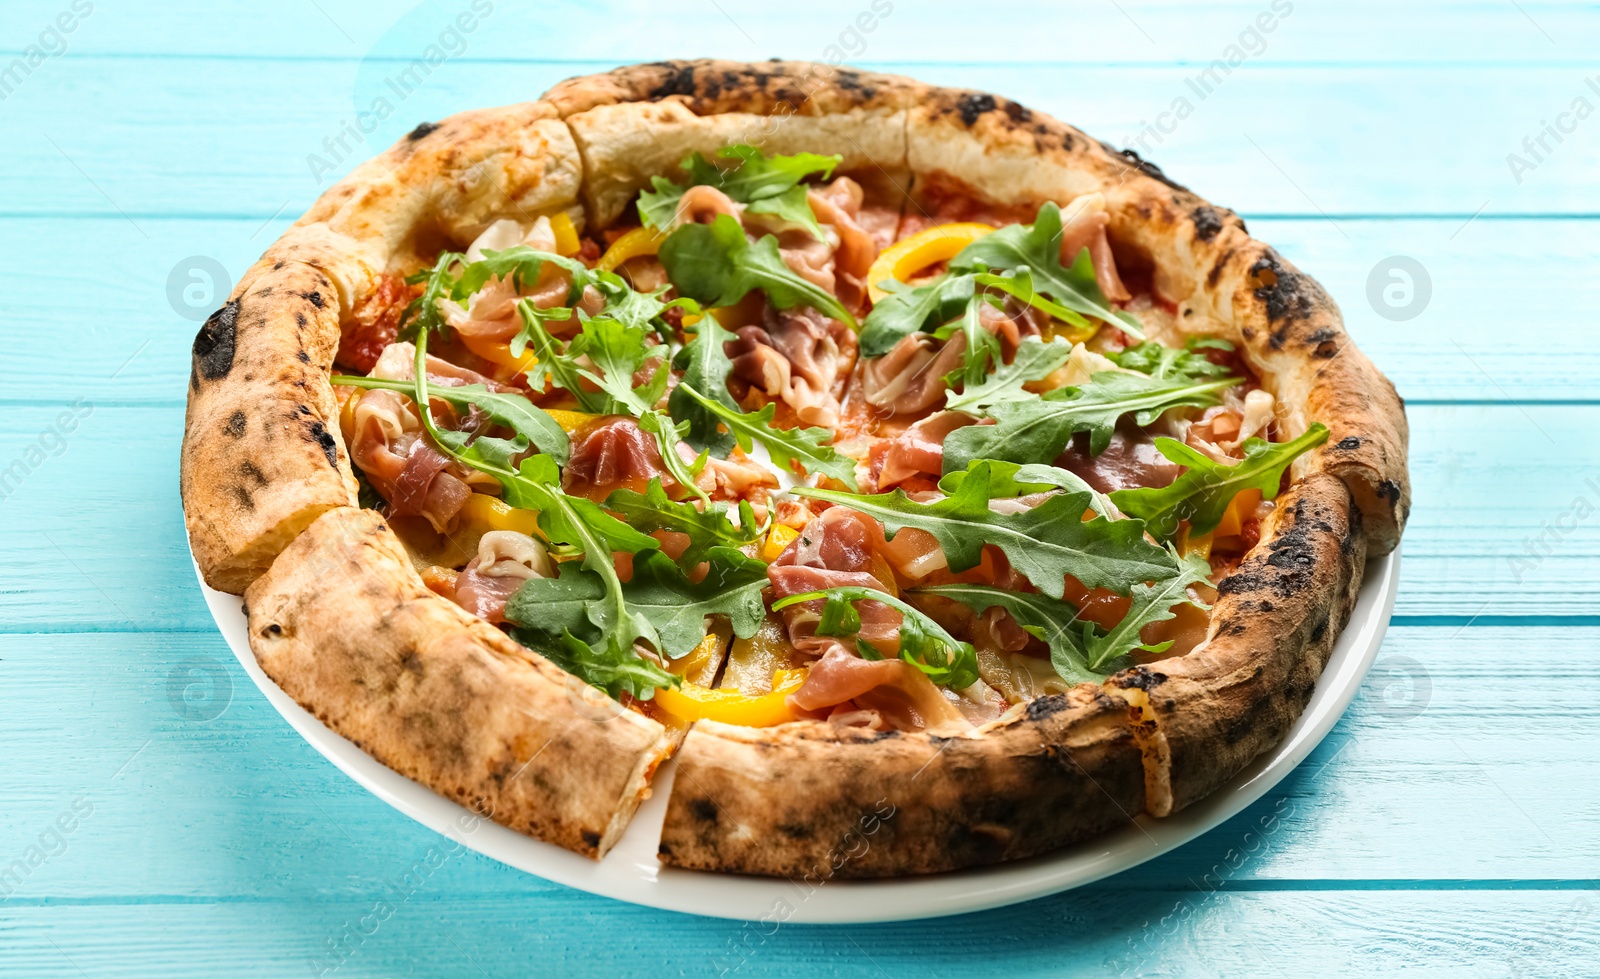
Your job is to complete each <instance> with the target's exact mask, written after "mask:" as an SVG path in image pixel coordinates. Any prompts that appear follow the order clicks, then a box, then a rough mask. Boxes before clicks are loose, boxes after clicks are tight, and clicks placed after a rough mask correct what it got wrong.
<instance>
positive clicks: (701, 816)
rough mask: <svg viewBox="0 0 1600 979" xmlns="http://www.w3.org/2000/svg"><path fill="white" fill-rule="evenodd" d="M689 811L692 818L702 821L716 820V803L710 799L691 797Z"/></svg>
mask: <svg viewBox="0 0 1600 979" xmlns="http://www.w3.org/2000/svg"><path fill="white" fill-rule="evenodd" d="M689 812H690V814H691V815H693V816H694V818H696V819H698V820H700V821H701V822H703V823H714V822H716V821H717V804H716V803H715V802H712V801H711V800H710V799H691V800H690V801H689Z"/></svg>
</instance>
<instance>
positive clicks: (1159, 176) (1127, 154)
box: [1100, 142, 1190, 194]
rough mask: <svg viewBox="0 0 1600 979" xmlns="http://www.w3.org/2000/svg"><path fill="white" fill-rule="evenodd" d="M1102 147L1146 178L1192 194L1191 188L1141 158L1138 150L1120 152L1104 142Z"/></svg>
mask: <svg viewBox="0 0 1600 979" xmlns="http://www.w3.org/2000/svg"><path fill="white" fill-rule="evenodd" d="M1100 145H1101V146H1102V147H1103V148H1104V149H1105V151H1106V152H1107V153H1110V154H1111V155H1112V156H1114V157H1119V158H1120V159H1122V160H1123V161H1124V162H1126V163H1131V164H1132V165H1133V168H1134V169H1135V170H1137V171H1139V172H1140V173H1142V174H1144V175H1145V176H1146V177H1150V178H1151V179H1153V180H1159V181H1160V182H1161V183H1164V184H1166V185H1167V186H1168V187H1171V188H1172V189H1173V190H1177V191H1182V192H1183V193H1185V194H1187V193H1190V190H1189V188H1187V187H1185V186H1184V185H1183V184H1180V183H1178V182H1177V181H1176V180H1173V179H1172V178H1171V177H1169V176H1167V175H1166V173H1164V172H1163V171H1162V169H1161V168H1160V167H1158V166H1156V165H1155V164H1154V163H1151V162H1150V161H1149V160H1146V159H1145V158H1144V157H1142V156H1140V155H1139V153H1138V151H1136V150H1119V149H1117V148H1116V147H1115V146H1112V145H1111V144H1110V143H1104V142H1102V143H1101V144H1100Z"/></svg>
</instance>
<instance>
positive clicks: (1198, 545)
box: [1178, 528, 1216, 561]
mask: <svg viewBox="0 0 1600 979" xmlns="http://www.w3.org/2000/svg"><path fill="white" fill-rule="evenodd" d="M1215 534H1216V532H1215V531H1213V532H1212V533H1209V534H1201V535H1200V536H1198V537H1190V536H1189V530H1188V528H1184V532H1183V542H1182V543H1181V544H1180V545H1179V546H1178V553H1180V554H1182V555H1183V556H1184V557H1188V556H1189V555H1191V554H1198V555H1200V556H1201V557H1202V558H1204V559H1206V560H1207V561H1209V560H1211V542H1212V541H1213V540H1214V539H1215Z"/></svg>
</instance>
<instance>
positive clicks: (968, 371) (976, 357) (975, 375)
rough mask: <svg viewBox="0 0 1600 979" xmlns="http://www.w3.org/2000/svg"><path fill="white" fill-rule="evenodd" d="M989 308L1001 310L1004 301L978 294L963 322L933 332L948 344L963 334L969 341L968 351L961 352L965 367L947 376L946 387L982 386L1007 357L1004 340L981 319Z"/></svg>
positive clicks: (970, 302) (962, 364)
mask: <svg viewBox="0 0 1600 979" xmlns="http://www.w3.org/2000/svg"><path fill="white" fill-rule="evenodd" d="M985 304H988V305H990V306H995V307H998V306H999V305H1000V301H999V300H998V299H996V298H995V297H993V296H991V295H988V294H987V293H982V292H975V293H973V295H972V298H971V299H969V300H967V308H966V309H965V310H964V311H963V312H962V314H961V318H960V319H958V320H956V321H954V322H952V323H946V324H945V325H944V326H941V327H939V328H938V329H936V330H934V331H933V336H934V339H936V340H948V339H950V338H951V337H953V336H955V335H956V334H957V333H960V334H961V337H962V339H963V340H964V341H965V348H964V349H963V350H962V351H961V367H960V368H958V369H957V370H953V371H951V372H950V373H948V374H946V375H945V377H944V381H945V383H946V384H949V385H952V386H953V385H956V384H960V385H962V386H963V387H967V386H972V385H978V384H982V383H983V379H984V378H985V377H988V376H989V364H990V362H993V363H996V364H998V363H1001V362H1002V359H1003V357H1004V354H1003V353H1002V351H1001V348H1000V337H998V336H997V335H995V334H994V333H991V332H990V331H989V329H988V328H987V327H985V326H984V325H983V317H982V316H981V315H979V314H980V313H981V312H982V311H983V307H984V305H985Z"/></svg>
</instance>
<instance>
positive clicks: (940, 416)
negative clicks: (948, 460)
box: [878, 411, 977, 493]
mask: <svg viewBox="0 0 1600 979" xmlns="http://www.w3.org/2000/svg"><path fill="white" fill-rule="evenodd" d="M976 424H977V422H976V421H975V420H974V419H973V418H972V416H970V415H966V414H962V413H961V412H959V411H941V412H939V413H937V414H933V415H929V416H928V417H926V418H923V419H921V420H920V421H917V422H916V423H914V424H913V425H912V426H911V427H910V428H908V429H906V430H905V431H904V432H901V433H900V434H899V435H896V436H895V437H894V438H892V439H890V440H889V442H888V446H887V448H886V449H885V450H884V453H883V466H882V468H881V469H879V470H878V492H880V493H882V492H884V491H886V490H888V489H889V488H890V487H892V486H895V485H897V484H899V483H902V482H905V481H906V480H908V479H910V478H912V477H913V476H930V477H932V478H934V479H938V478H939V474H940V473H941V472H943V471H944V440H945V438H946V437H947V436H948V435H949V434H950V433H951V432H953V431H955V430H956V429H958V428H965V427H967V426H968V425H976Z"/></svg>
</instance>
